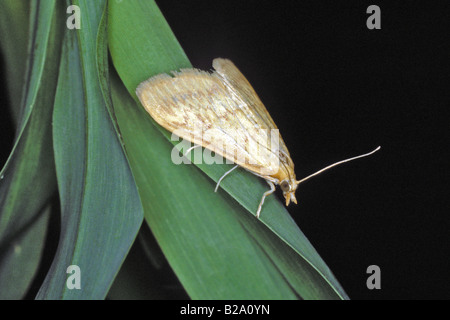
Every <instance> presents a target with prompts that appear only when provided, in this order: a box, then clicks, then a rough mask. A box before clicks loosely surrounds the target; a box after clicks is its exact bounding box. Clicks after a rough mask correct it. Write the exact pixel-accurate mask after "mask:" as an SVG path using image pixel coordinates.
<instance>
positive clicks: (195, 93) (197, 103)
mask: <svg viewBox="0 0 450 320" xmlns="http://www.w3.org/2000/svg"><path fill="white" fill-rule="evenodd" d="M213 66H214V68H215V69H216V72H213V73H209V72H205V71H201V70H198V69H181V70H180V71H179V72H173V75H174V76H173V77H172V76H169V75H167V74H161V75H157V76H154V77H152V78H150V79H148V80H146V81H144V82H143V83H141V84H140V85H139V86H138V88H137V89H136V93H137V96H138V97H139V99H140V100H141V102H142V104H143V106H144V108H145V109H146V110H147V112H148V113H149V114H150V115H151V116H152V118H153V119H155V121H156V122H157V123H158V124H159V125H161V126H162V127H164V128H165V129H167V130H169V131H171V132H175V133H176V134H177V135H178V136H180V137H181V138H183V139H186V140H189V141H191V142H193V143H195V144H198V145H202V146H203V147H205V148H208V149H210V150H213V151H214V152H216V153H218V154H219V155H221V156H223V157H225V158H227V159H229V160H231V161H233V162H235V163H236V164H238V165H240V166H242V167H244V168H246V169H247V170H249V171H251V172H253V173H255V174H258V175H261V176H268V172H276V171H277V170H278V157H279V154H278V153H273V152H272V151H271V150H270V129H277V127H276V125H275V123H274V122H273V120H272V118H271V117H270V115H269V113H268V112H267V110H266V109H265V107H264V105H263V104H262V102H261V101H260V99H259V98H258V96H257V95H256V93H255V91H254V90H253V88H252V87H251V85H250V84H249V83H248V81H247V79H246V78H245V77H244V76H243V75H242V73H240V71H239V70H238V69H237V68H236V67H235V66H234V64H233V63H232V62H231V61H229V60H226V59H215V60H214V62H213ZM240 86H242V87H240ZM259 129H269V130H259ZM205 133H207V134H205ZM236 133H238V134H236ZM236 135H237V136H236ZM278 138H279V147H280V149H282V150H283V151H284V152H285V153H286V154H287V155H289V153H288V151H287V148H286V146H285V144H284V142H283V141H282V138H281V137H278ZM250 142H253V143H250ZM224 146H225V147H224ZM274 164H276V165H275V166H274Z"/></svg>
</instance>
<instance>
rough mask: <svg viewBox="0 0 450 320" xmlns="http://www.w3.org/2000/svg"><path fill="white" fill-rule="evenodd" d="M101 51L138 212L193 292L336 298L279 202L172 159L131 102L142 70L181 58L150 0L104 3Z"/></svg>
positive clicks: (239, 177)
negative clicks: (106, 54) (108, 64)
mask: <svg viewBox="0 0 450 320" xmlns="http://www.w3.org/2000/svg"><path fill="white" fill-rule="evenodd" d="M109 17H110V25H109V30H108V32H109V48H110V52H111V56H112V59H113V63H114V66H115V68H116V70H117V71H118V74H119V76H120V78H121V81H122V82H123V84H124V86H125V87H126V90H127V91H128V94H129V96H127V94H126V91H125V89H124V88H123V87H122V86H121V84H120V82H119V81H118V80H117V79H115V78H114V77H113V79H112V94H113V103H114V110H115V114H116V116H117V122H118V127H119V128H120V131H121V134H122V137H123V141H124V145H125V148H126V150H127V155H128V159H129V161H130V165H131V169H132V171H133V173H134V176H135V178H136V183H137V186H138V189H139V193H140V196H141V199H142V203H143V207H144V214H145V219H146V222H147V223H148V225H149V226H150V228H151V230H152V232H153V233H154V235H155V238H156V239H157V241H158V243H159V245H160V246H161V248H162V250H163V252H164V254H165V256H166V257H167V259H168V261H169V263H170V264H171V266H172V268H173V269H174V271H175V273H176V274H177V276H178V277H179V279H180V281H181V283H182V284H183V286H184V288H185V289H186V291H187V292H188V294H189V295H190V296H191V297H192V298H194V299H296V298H303V299H345V298H347V296H346V294H345V292H344V290H343V289H342V287H341V286H340V285H339V283H338V282H337V280H336V279H335V277H334V276H333V274H332V273H331V271H330V270H329V268H328V267H327V266H326V264H325V263H324V262H323V260H322V259H321V258H320V256H319V255H318V253H317V252H316V251H315V249H314V248H313V247H312V245H311V244H310V242H309V241H308V240H307V239H306V237H305V236H304V235H303V233H302V232H301V231H300V229H299V228H298V227H297V226H296V224H295V223H294V221H293V220H292V219H291V218H290V216H289V214H288V213H287V211H286V209H285V208H284V206H283V204H282V203H281V202H280V201H279V200H277V199H276V198H275V197H270V198H268V199H267V201H266V203H265V205H264V209H263V212H262V219H261V220H257V219H255V217H254V216H253V214H254V213H255V211H256V208H257V205H258V203H259V200H260V198H261V195H262V193H263V192H264V191H266V190H267V185H266V184H265V183H264V182H262V181H261V179H259V178H257V177H255V176H253V175H251V174H250V173H247V172H242V171H236V172H233V174H231V175H230V176H227V178H226V179H225V181H224V182H223V185H222V188H223V189H221V190H220V191H219V192H218V193H217V194H216V193H214V192H213V190H214V185H215V181H217V180H218V179H219V177H220V176H222V175H223V173H225V172H226V170H228V169H229V168H230V166H229V165H204V164H203V165H199V166H198V167H196V166H194V165H178V166H177V165H175V164H174V163H173V162H172V161H171V153H172V151H173V144H177V143H178V142H172V143H171V141H170V133H168V132H167V131H165V130H164V129H162V128H161V127H159V126H158V125H157V124H155V122H154V121H153V120H152V119H151V118H150V117H149V116H148V115H147V114H146V113H145V111H144V110H143V108H142V107H141V106H140V104H139V103H138V102H137V99H136V96H135V93H134V92H135V88H136V87H137V85H138V84H139V83H140V82H141V81H143V80H145V79H147V78H148V77H150V76H152V75H155V74H158V73H161V72H170V71H172V70H177V69H179V68H183V67H190V63H189V61H188V59H187V57H186V56H185V54H184V52H183V50H182V49H181V48H180V46H179V44H178V43H177V41H176V39H175V37H174V35H173V34H172V32H171V30H170V28H169V26H168V25H167V23H166V21H165V20H164V18H163V16H162V15H161V13H160V11H159V9H158V8H157V6H156V4H155V3H154V2H153V1H112V2H111V3H110V10H109Z"/></svg>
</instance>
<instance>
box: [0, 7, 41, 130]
mask: <svg viewBox="0 0 450 320" xmlns="http://www.w3.org/2000/svg"><path fill="white" fill-rule="evenodd" d="M34 14H35V13H33V15H34ZM29 17H30V2H29V1H17V0H2V1H0V46H1V52H2V54H3V58H4V60H5V63H4V69H5V79H8V81H7V83H6V86H7V88H8V93H9V94H8V96H9V101H10V104H11V111H12V116H13V119H14V122H15V123H17V122H18V119H19V117H20V110H21V108H20V103H21V99H22V89H23V79H24V77H25V69H26V65H27V64H26V59H27V51H28V50H27V46H28V44H29V43H28V41H27V40H28V28H29Z"/></svg>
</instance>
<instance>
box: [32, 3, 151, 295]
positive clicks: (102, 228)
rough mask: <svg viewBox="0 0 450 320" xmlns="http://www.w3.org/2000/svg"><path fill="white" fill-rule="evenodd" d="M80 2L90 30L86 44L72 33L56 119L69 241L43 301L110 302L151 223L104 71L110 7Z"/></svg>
mask: <svg viewBox="0 0 450 320" xmlns="http://www.w3.org/2000/svg"><path fill="white" fill-rule="evenodd" d="M76 4H77V5H78V6H79V7H80V10H81V12H83V27H82V28H81V29H80V30H78V36H79V44H77V35H76V33H75V31H68V32H67V33H66V38H65V41H64V46H63V54H62V61H61V67H60V71H59V74H60V77H59V82H58V89H57V94H56V99H55V112H54V115H53V122H54V131H53V139H54V147H55V161H56V169H57V176H58V185H59V189H60V194H61V205H62V221H61V224H62V232H61V235H62V237H61V239H60V244H59V247H58V250H57V254H56V257H55V260H54V262H53V264H52V267H51V269H50V272H49V274H48V275H47V278H46V280H45V282H44V284H43V286H42V287H41V290H40V291H39V293H38V296H37V298H38V299H102V298H104V297H105V296H106V294H107V292H108V290H109V287H110V286H111V284H112V282H113V280H114V277H115V275H116V274H117V272H118V270H119V268H120V266H121V264H122V262H123V260H124V258H125V256H126V254H127V253H128V250H129V248H130V247H131V245H132V243H133V241H134V238H135V236H136V234H137V231H138V230H139V227H140V225H141V223H142V218H143V214H142V207H141V204H140V199H139V196H138V193H137V190H136V186H135V183H134V179H133V176H132V174H131V171H130V169H129V167H128V162H127V159H126V157H125V155H124V153H123V150H122V146H121V144H120V141H119V138H118V136H117V134H116V131H115V129H114V126H113V123H112V121H111V118H110V114H109V113H108V110H107V107H106V102H105V100H104V96H103V93H102V86H101V85H100V82H101V81H107V79H108V78H107V77H108V70H107V69H104V68H105V67H106V65H105V64H101V69H100V68H99V65H97V58H98V57H97V54H99V53H100V52H102V50H106V46H105V44H106V42H105V41H103V38H104V37H105V36H106V34H105V30H106V29H105V24H106V16H105V15H104V13H105V12H106V2H105V1H95V2H93V1H79V2H77V3H76ZM102 16H103V19H102ZM97 46H103V48H98V47H97ZM68 140H70V141H68ZM69 265H77V266H79V267H80V269H81V276H82V277H81V279H82V284H81V285H82V288H81V290H68V289H67V287H66V278H67V275H66V269H67V267H68V266H69Z"/></svg>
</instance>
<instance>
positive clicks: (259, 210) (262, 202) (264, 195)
mask: <svg viewBox="0 0 450 320" xmlns="http://www.w3.org/2000/svg"><path fill="white" fill-rule="evenodd" d="M266 182H267V183H268V184H269V186H270V190H269V191H266V192H264V194H263V196H262V198H261V202H260V203H259V206H258V211H256V218H258V219H259V215H260V213H261V209H262V206H263V204H264V199H265V198H266V197H267V196H268V195H270V194H272V193H273V192H274V191H275V185H274V184H273V182H272V181H270V180H266Z"/></svg>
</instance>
